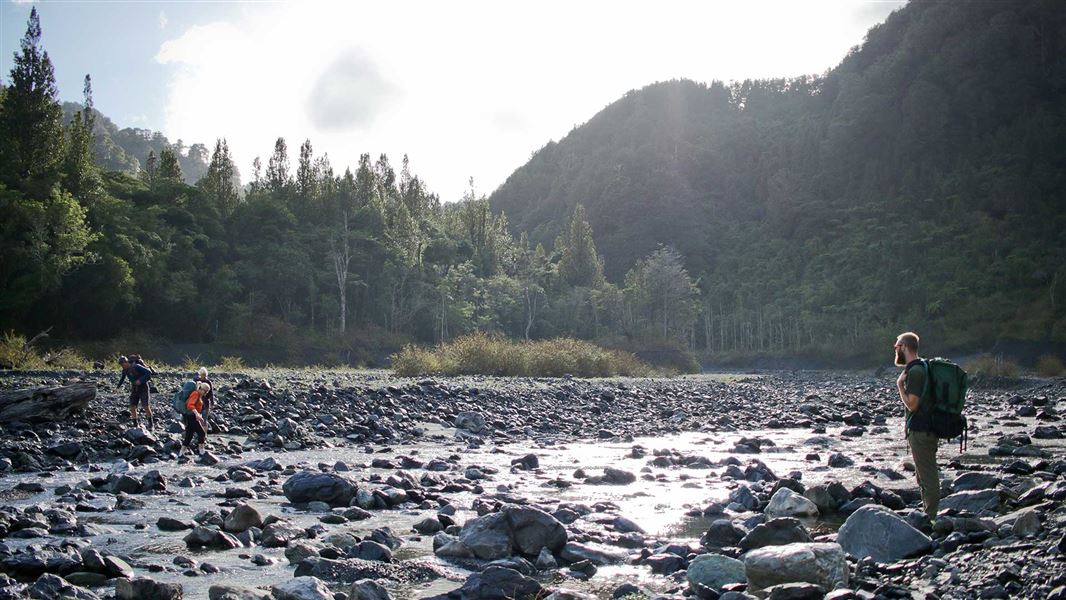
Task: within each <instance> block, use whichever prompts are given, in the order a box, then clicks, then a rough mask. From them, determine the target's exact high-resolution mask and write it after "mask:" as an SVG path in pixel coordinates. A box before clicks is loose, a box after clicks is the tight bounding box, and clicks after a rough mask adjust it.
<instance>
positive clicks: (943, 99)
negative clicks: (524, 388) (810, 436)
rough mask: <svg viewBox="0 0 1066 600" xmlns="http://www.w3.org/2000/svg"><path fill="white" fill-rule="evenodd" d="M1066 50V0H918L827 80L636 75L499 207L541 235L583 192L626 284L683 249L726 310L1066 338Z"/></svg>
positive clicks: (863, 326)
mask: <svg viewBox="0 0 1066 600" xmlns="http://www.w3.org/2000/svg"><path fill="white" fill-rule="evenodd" d="M1064 55H1066V17H1064V14H1063V11H1061V10H1058V9H1057V7H1056V6H1055V4H1054V3H1050V2H1044V1H1041V0H1031V1H1027V2H1018V3H1011V4H1003V3H979V4H974V5H972V6H971V5H967V6H959V5H957V4H953V3H949V2H922V3H914V2H912V3H910V4H908V5H907V6H905V7H903V8H901V9H899V10H897V11H895V12H893V13H892V14H891V15H890V16H889V17H888V18H887V19H886V21H885V22H884V23H882V24H879V25H877V26H875V27H873V28H872V29H871V30H870V31H869V32H868V34H867V36H866V40H865V41H864V43H863V44H862V45H860V46H857V47H856V48H854V49H853V50H852V51H851V52H849V53H848V55H847V56H845V57H844V58H843V60H842V61H841V63H840V64H839V65H838V66H837V67H834V68H833V69H831V70H829V71H828V72H827V73H826V74H825V75H823V76H805V77H799V78H792V79H772V80H759V81H754V80H748V81H742V82H733V83H731V84H725V83H722V82H717V81H716V82H711V83H710V84H700V83H695V82H692V81H672V82H660V83H656V84H652V85H649V86H647V87H645V88H643V89H641V90H634V91H631V92H629V93H627V94H626V95H625V96H623V97H622V98H620V99H619V100H617V101H615V102H614V103H612V104H610V105H608V106H607V107H606V108H604V109H603V110H602V111H600V112H599V113H597V114H596V115H595V116H593V117H592V118H591V119H590V120H589V121H588V122H587V123H585V124H584V125H582V126H580V127H577V128H576V129H574V130H573V131H571V132H570V133H569V134H568V135H567V136H566V137H564V138H563V139H561V140H560V141H558V142H551V143H549V144H547V145H545V146H544V147H543V148H541V149H540V150H538V151H537V152H536V153H534V155H533V156H532V158H531V159H530V161H529V162H528V163H527V164H526V165H523V166H522V167H520V168H519V169H517V170H516V171H515V172H514V173H513V174H512V175H511V176H510V177H508V179H507V180H506V181H505V182H504V184H503V185H501V186H500V188H498V189H497V190H496V191H495V192H494V193H493V194H492V196H491V197H490V203H491V205H492V207H493V209H494V210H495V211H498V212H504V213H506V215H507V217H508V220H509V223H510V225H511V227H512V228H513V230H515V231H528V232H529V234H530V238H531V241H534V242H542V243H547V242H549V241H550V240H551V239H552V238H553V237H554V235H555V234H556V232H557V231H559V229H560V227H561V226H562V225H563V224H565V223H566V219H567V217H568V213H569V212H570V211H572V210H573V207H574V206H576V205H577V204H582V205H584V206H585V208H586V209H587V214H588V218H589V222H590V224H591V225H592V229H593V232H594V238H595V241H596V244H597V247H598V248H599V249H600V251H601V252H602V253H603V256H604V261H605V272H606V274H607V276H608V278H609V279H611V280H614V281H618V280H619V279H620V277H621V275H622V274H623V273H625V272H626V271H627V270H628V269H629V268H630V266H632V264H634V263H635V261H636V260H637V259H638V258H640V257H641V256H643V255H644V254H646V253H647V252H648V251H649V250H650V249H651V248H654V247H655V246H656V245H658V244H666V245H671V246H674V247H676V248H677V249H678V250H679V251H680V252H681V253H682V255H683V256H684V257H685V263H686V266H687V267H688V268H689V269H690V271H692V272H693V273H694V274H695V275H697V276H699V277H701V288H702V289H703V292H704V299H703V300H704V305H705V311H707V312H710V313H712V314H715V315H723V316H728V317H729V318H736V319H743V320H750V319H754V318H756V317H755V316H753V315H754V314H755V313H758V314H763V313H770V314H777V315H782V316H784V315H792V316H793V317H792V318H794V319H796V320H802V321H806V322H808V323H809V325H808V328H807V329H809V330H810V331H809V332H808V333H807V334H810V333H811V332H813V331H816V330H819V329H821V328H828V329H830V330H832V331H833V335H834V336H842V337H844V338H855V337H856V336H862V335H870V334H869V333H861V332H863V331H865V332H878V333H879V334H881V333H882V332H883V331H888V330H891V329H892V328H896V327H899V326H904V325H905V324H908V323H910V324H914V325H913V326H924V327H925V328H926V329H928V330H931V331H934V332H937V333H938V335H941V336H947V337H949V338H951V340H952V343H953V344H955V345H964V344H966V343H970V342H972V341H973V338H974V336H991V337H992V338H998V337H1002V336H1007V337H1011V336H1016V337H1021V338H1024V339H1034V338H1052V339H1059V340H1061V339H1066V319H1064V316H1063V313H1062V302H1061V301H1060V299H1059V298H1058V297H1057V296H1059V295H1061V289H1060V284H1061V281H1062V280H1063V279H1066V272H1063V269H1062V264H1063V262H1064V259H1063V257H1064V248H1063V242H1062V241H1061V239H1060V238H1061V237H1062V236H1060V235H1058V234H1056V231H1061V226H1062V222H1063V218H1064V214H1066V210H1064V206H1066V203H1064V201H1063V196H1062V193H1061V192H1058V191H1057V190H1061V189H1063V187H1064V186H1063V183H1064V173H1066V144H1064V143H1063V142H1062V141H1061V140H1063V139H1066V138H1063V137H1062V132H1064V131H1066V110H1064V109H1063V107H1064V106H1066V61H1064V60H1063V59H1062V56H1064ZM1041 297H1044V300H1043V301H1041V300H1040V298H1041ZM740 315H745V316H743V317H741V316H740ZM1034 315H1038V316H1034ZM851 319H856V320H857V323H858V324H855V325H848V324H845V323H843V322H842V321H847V320H851ZM959 328H973V329H974V330H975V332H976V333H973V334H967V335H960V334H958V333H952V330H955V329H959ZM800 329H801V330H802V329H804V328H803V327H801V328H800ZM848 330H853V331H852V332H850V333H849V332H848ZM855 330H858V332H856V331H855Z"/></svg>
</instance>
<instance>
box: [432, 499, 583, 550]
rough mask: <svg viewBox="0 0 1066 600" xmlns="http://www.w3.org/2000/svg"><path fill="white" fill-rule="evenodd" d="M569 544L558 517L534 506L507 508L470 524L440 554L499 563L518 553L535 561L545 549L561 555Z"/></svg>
mask: <svg viewBox="0 0 1066 600" xmlns="http://www.w3.org/2000/svg"><path fill="white" fill-rule="evenodd" d="M566 542H567V534H566V528H565V527H563V524H562V523H560V522H559V520H558V519H556V518H555V517H553V516H551V515H549V514H548V513H546V512H544V511H542V510H540V509H537V508H533V507H531V506H506V507H504V508H503V510H501V511H500V512H496V513H490V514H487V515H485V516H482V517H478V518H477V519H473V520H471V521H467V522H466V524H465V525H464V526H463V529H462V531H461V532H460V533H459V538H458V540H448V542H447V543H444V544H442V545H440V546H439V547H438V548H437V554H438V555H439V556H458V557H462V556H464V555H467V553H469V554H471V555H473V556H476V557H477V558H481V559H484V560H498V559H501V558H508V557H510V556H511V555H512V554H514V553H519V554H523V555H526V556H528V557H531V558H535V557H537V556H539V555H540V552H541V549H543V548H547V549H548V550H549V551H550V552H552V553H556V552H559V551H560V550H562V548H563V546H564V545H565V544H566Z"/></svg>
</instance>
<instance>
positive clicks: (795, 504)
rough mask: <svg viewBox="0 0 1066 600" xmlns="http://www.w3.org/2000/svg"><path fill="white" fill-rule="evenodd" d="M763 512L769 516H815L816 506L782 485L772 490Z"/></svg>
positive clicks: (816, 514)
mask: <svg viewBox="0 0 1066 600" xmlns="http://www.w3.org/2000/svg"><path fill="white" fill-rule="evenodd" d="M764 512H765V513H766V515H767V516H769V517H817V516H818V506H817V505H816V504H815V503H814V502H812V501H810V500H808V499H807V498H804V497H803V496H801V495H800V494H797V493H796V492H794V491H792V490H790V489H788V488H787V487H782V488H780V489H778V490H777V491H776V492H774V495H773V496H772V497H771V498H770V503H769V504H767V505H766V510H765V511H764Z"/></svg>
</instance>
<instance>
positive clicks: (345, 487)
mask: <svg viewBox="0 0 1066 600" xmlns="http://www.w3.org/2000/svg"><path fill="white" fill-rule="evenodd" d="M281 489H282V491H283V492H284V493H285V497H286V498H288V499H289V502H292V503H293V504H306V503H308V502H313V501H315V500H317V501H319V502H325V503H326V504H329V505H330V506H348V504H349V503H350V502H351V501H352V497H353V496H355V489H356V488H355V484H354V483H352V482H351V481H349V480H347V479H345V478H344V477H341V476H340V475H337V474H336V473H319V472H316V471H300V472H299V473H297V474H295V475H293V476H292V477H289V478H288V479H287V480H286V481H285V484H284V485H282V486H281Z"/></svg>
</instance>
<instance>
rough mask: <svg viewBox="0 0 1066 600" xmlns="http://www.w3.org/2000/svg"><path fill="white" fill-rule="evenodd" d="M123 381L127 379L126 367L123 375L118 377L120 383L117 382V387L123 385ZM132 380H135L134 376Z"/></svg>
mask: <svg viewBox="0 0 1066 600" xmlns="http://www.w3.org/2000/svg"><path fill="white" fill-rule="evenodd" d="M123 381H126V369H122V377H119V378H118V383H116V384H115V387H122V382H123ZM130 381H133V380H132V378H131V379H130Z"/></svg>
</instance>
